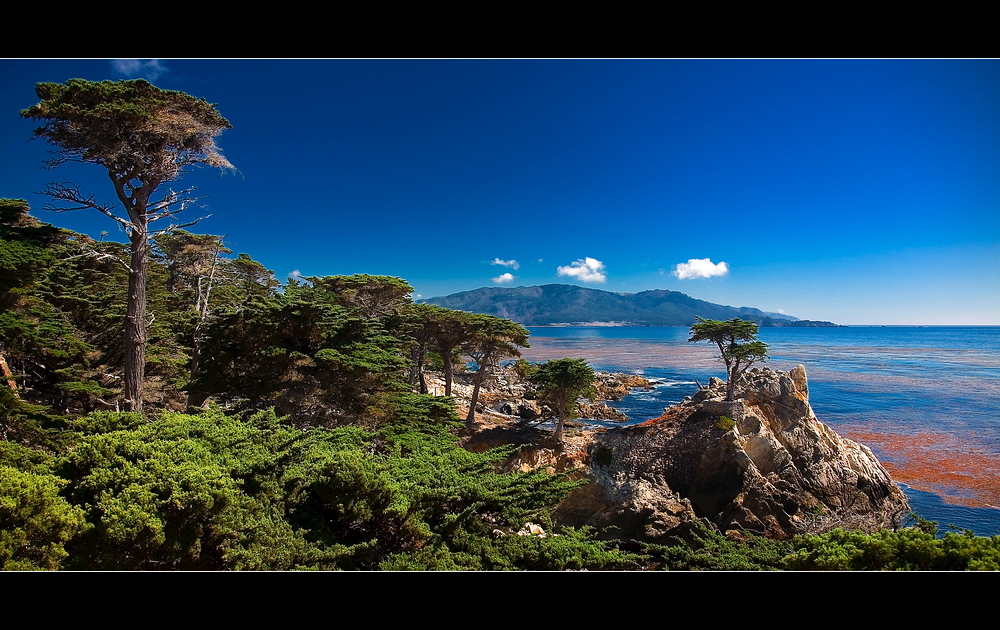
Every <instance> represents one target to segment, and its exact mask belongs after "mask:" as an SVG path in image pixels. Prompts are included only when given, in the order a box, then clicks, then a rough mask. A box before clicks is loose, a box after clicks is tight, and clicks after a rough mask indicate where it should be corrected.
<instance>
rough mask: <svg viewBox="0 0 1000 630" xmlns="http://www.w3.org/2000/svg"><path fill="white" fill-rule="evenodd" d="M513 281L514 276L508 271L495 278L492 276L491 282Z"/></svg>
mask: <svg viewBox="0 0 1000 630" xmlns="http://www.w3.org/2000/svg"><path fill="white" fill-rule="evenodd" d="M513 281H514V276H513V275H511V274H510V272H508V273H502V274H500V275H499V276H497V277H496V278H493V282H496V283H497V284H503V283H504V282H513Z"/></svg>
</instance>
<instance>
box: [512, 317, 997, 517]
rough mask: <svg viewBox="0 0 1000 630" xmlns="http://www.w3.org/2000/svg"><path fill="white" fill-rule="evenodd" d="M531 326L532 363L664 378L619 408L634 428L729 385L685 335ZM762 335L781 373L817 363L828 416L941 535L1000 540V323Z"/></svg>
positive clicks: (817, 399) (813, 391)
mask: <svg viewBox="0 0 1000 630" xmlns="http://www.w3.org/2000/svg"><path fill="white" fill-rule="evenodd" d="M529 330H530V331H531V340H530V342H531V347H530V348H528V349H526V350H524V352H523V354H524V356H525V358H527V359H528V360H529V361H544V360H548V359H555V358H561V357H573V358H584V359H587V360H588V361H589V362H590V364H591V366H593V367H594V369H596V370H605V371H613V372H629V373H634V374H642V375H644V376H646V377H647V378H649V379H651V380H653V381H654V383H655V384H656V388H655V389H654V390H653V391H648V392H639V391H636V392H634V393H633V394H631V395H629V396H627V397H626V398H625V399H623V400H622V401H620V402H617V403H609V404H610V405H612V406H614V407H616V408H618V409H620V410H621V411H623V412H624V413H626V414H627V415H628V416H629V418H630V422H632V423H638V422H643V421H645V420H649V419H650V418H655V417H657V416H659V415H660V414H661V413H662V412H663V409H664V408H665V407H669V406H671V405H673V404H676V403H678V402H680V401H681V400H682V399H683V398H684V397H685V396H690V395H692V394H694V393H695V392H696V391H697V390H698V385H699V383H700V384H707V382H708V379H709V378H711V377H712V376H718V377H719V378H723V379H725V377H726V374H725V367H724V366H723V364H722V361H721V360H720V359H719V358H718V354H717V352H718V351H717V348H716V347H715V345H714V344H711V343H708V342H702V343H688V341H687V338H688V329H687V328H683V327H529ZM759 339H760V340H761V341H763V342H765V343H767V344H768V354H769V355H770V358H769V359H768V360H767V361H766V363H765V364H766V365H768V366H769V367H771V368H772V369H777V370H784V371H787V370H789V369H791V368H793V367H795V366H796V365H798V364H802V365H804V366H805V368H806V372H807V375H808V378H809V402H810V404H811V405H812V407H813V410H814V411H815V412H816V416H817V417H818V418H819V419H820V420H821V421H822V422H825V423H826V424H827V425H829V426H830V427H832V428H833V429H834V430H835V431H837V432H838V433H840V434H841V435H842V436H844V437H848V438H851V439H853V440H856V441H858V442H861V443H863V444H866V445H868V446H869V447H870V448H871V449H872V451H873V452H874V453H875V455H876V456H878V458H879V460H881V461H882V463H883V464H884V465H885V467H886V468H887V469H888V470H889V473H890V474H891V475H892V478H893V479H894V480H895V481H896V482H897V483H898V484H899V485H900V487H901V488H902V489H903V491H904V492H905V493H906V496H907V498H908V499H909V502H910V506H911V507H912V508H913V510H914V511H915V512H916V513H917V514H919V515H920V516H921V517H923V518H925V519H929V520H932V521H937V522H938V524H939V528H940V530H941V531H948V528H949V526H954V527H956V528H958V529H971V530H973V531H975V532H976V533H977V534H980V535H984V536H985V535H996V534H998V533H1000V509H997V508H1000V327H979V326H925V327H903V326H885V327H883V326H850V327H838V328H761V329H760V335H759ZM589 422H593V423H595V424H602V425H604V426H616V425H617V426H620V425H621V423H610V422H597V421H589Z"/></svg>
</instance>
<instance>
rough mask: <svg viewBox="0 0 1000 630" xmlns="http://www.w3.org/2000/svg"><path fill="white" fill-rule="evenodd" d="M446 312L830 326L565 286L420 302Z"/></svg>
mask: <svg viewBox="0 0 1000 630" xmlns="http://www.w3.org/2000/svg"><path fill="white" fill-rule="evenodd" d="M425 302H426V303H428V304H436V305H438V306H444V307H447V308H452V309H457V310H462V311H469V312H472V313H485V314H487V315H494V316H496V317H505V318H508V319H512V320H514V321H516V322H518V323H519V324H522V325H524V326H545V325H550V324H573V323H589V322H617V323H619V324H623V325H633V326H690V325H692V324H694V323H695V322H696V321H697V318H698V317H702V318H705V319H714V320H729V319H733V318H740V319H745V320H748V321H752V322H756V323H758V324H760V325H762V326H834V325H835V324H831V323H830V322H818V321H808V320H796V319H795V318H791V317H787V316H778V315H774V314H772V313H765V312H764V311H761V310H760V309H756V308H750V307H746V306H742V307H739V308H737V307H733V306H722V305H720V304H713V303H711V302H706V301H704V300H698V299H695V298H693V297H691V296H689V295H685V294H684V293H681V292H679V291H666V290H662V289H654V290H651V291H641V292H639V293H612V292H610V291H600V290H598V289H589V288H586V287H579V286H575V285H569V284H545V285H542V286H537V287H517V288H503V287H483V288H481V289H475V290H473V291H463V292H461V293H454V294H452V295H446V296H443V297H437V298H431V299H428V300H425Z"/></svg>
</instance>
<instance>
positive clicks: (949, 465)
mask: <svg viewBox="0 0 1000 630" xmlns="http://www.w3.org/2000/svg"><path fill="white" fill-rule="evenodd" d="M844 435H845V436H846V437H849V438H851V439H852V440H855V441H857V442H861V443H862V444H865V445H867V446H869V447H871V448H872V449H873V450H875V451H876V452H879V451H881V453H883V454H891V455H888V456H886V457H883V458H882V464H883V465H884V466H885V467H886V470H888V471H889V474H890V475H891V476H892V478H893V479H894V480H895V481H900V482H902V483H905V484H906V485H908V486H911V487H913V488H916V489H918V490H924V491H926V492H933V493H935V494H938V495H940V496H941V498H942V499H944V501H945V502H947V503H951V504H955V505H964V506H966V507H993V508H996V507H998V506H1000V464H998V458H997V456H996V454H994V453H985V452H983V451H982V445H981V444H978V443H977V442H975V441H973V440H964V439H961V438H959V437H957V436H954V435H950V434H945V433H926V432H924V433H914V434H909V435H907V434H898V433H885V432H881V431H880V432H875V431H872V430H870V429H867V428H862V427H858V428H856V429H849V430H845V431H844Z"/></svg>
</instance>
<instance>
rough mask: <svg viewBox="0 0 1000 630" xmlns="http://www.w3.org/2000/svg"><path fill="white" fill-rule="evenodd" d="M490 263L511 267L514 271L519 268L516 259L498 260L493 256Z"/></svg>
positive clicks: (519, 264)
mask: <svg viewBox="0 0 1000 630" xmlns="http://www.w3.org/2000/svg"><path fill="white" fill-rule="evenodd" d="M490 264H491V265H503V266H504V267H511V268H513V269H514V271H517V270H518V269H520V268H521V263H519V262H517V261H516V260H500V259H499V258H494V259H493V262H491V263H490ZM508 275H509V274H508Z"/></svg>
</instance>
